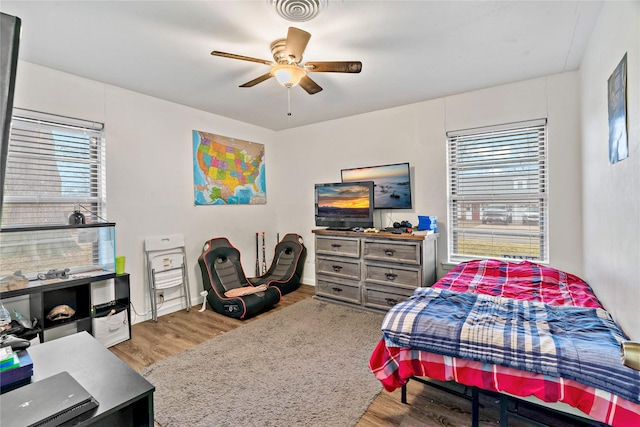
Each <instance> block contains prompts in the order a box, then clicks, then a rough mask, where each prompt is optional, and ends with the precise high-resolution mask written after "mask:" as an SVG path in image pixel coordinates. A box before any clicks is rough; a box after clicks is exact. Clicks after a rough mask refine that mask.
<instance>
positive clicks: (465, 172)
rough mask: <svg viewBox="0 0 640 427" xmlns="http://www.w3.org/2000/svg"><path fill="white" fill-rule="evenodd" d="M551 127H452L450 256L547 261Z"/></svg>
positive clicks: (449, 138)
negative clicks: (459, 129) (549, 135)
mask: <svg viewBox="0 0 640 427" xmlns="http://www.w3.org/2000/svg"><path fill="white" fill-rule="evenodd" d="M546 127H547V123H546V119H541V120H534V121H528V122H519V123H512V124H506V125H500V126H493V127H485V128H475V129H465V130H461V131H452V132H447V152H448V161H447V163H448V184H449V185H448V198H449V200H448V217H449V218H448V219H449V224H450V226H449V258H450V261H452V262H456V261H460V260H464V259H469V258H478V257H480V258H488V257H491V258H504V259H510V258H515V259H534V260H538V261H542V262H546V261H548V227H547V223H548V208H547V184H548V183H547V148H546V147H547V137H546Z"/></svg>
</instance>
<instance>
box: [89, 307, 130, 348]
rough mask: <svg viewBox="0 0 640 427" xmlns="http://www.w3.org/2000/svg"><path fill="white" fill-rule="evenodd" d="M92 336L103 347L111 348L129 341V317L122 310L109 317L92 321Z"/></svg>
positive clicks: (126, 312)
mask: <svg viewBox="0 0 640 427" xmlns="http://www.w3.org/2000/svg"><path fill="white" fill-rule="evenodd" d="M93 336H94V337H95V338H96V339H97V340H98V341H100V342H101V343H102V345H104V346H105V347H111V346H112V345H116V344H118V343H121V342H122V341H126V340H128V339H129V316H128V311H127V310H122V311H120V312H118V313H115V314H112V315H110V316H102V317H95V318H94V319H93Z"/></svg>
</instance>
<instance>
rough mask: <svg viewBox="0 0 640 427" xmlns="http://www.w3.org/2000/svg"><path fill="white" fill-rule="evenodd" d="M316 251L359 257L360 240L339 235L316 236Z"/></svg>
mask: <svg viewBox="0 0 640 427" xmlns="http://www.w3.org/2000/svg"><path fill="white" fill-rule="evenodd" d="M316 253H317V254H322V255H336V256H338V255H339V256H344V257H350V258H360V240H358V239H352V238H348V237H345V238H340V237H321V236H317V237H316Z"/></svg>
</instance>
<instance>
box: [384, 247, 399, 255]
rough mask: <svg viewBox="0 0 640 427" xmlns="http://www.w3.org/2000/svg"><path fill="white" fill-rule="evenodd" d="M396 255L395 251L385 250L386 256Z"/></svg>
mask: <svg viewBox="0 0 640 427" xmlns="http://www.w3.org/2000/svg"><path fill="white" fill-rule="evenodd" d="M395 253H396V251H394V250H393V249H385V250H384V254H385V255H386V256H393V255H394V254H395Z"/></svg>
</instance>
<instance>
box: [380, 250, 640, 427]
mask: <svg viewBox="0 0 640 427" xmlns="http://www.w3.org/2000/svg"><path fill="white" fill-rule="evenodd" d="M527 283H528V284H527ZM465 284H466V285H465ZM434 288H436V289H440V290H436V289H432V290H428V289H418V290H417V293H418V294H422V293H425V294H427V295H429V294H433V296H434V297H435V296H438V298H439V296H440V295H442V294H445V295H446V296H448V297H450V298H454V299H455V298H458V299H459V298H462V299H465V300H467V301H468V302H471V304H472V305H473V304H475V303H476V302H477V301H478V300H480V301H482V302H486V301H491V300H492V298H490V297H485V296H482V297H478V295H475V294H489V295H492V296H494V297H498V300H499V302H504V303H506V304H507V306H509V307H510V309H509V310H505V312H508V311H512V310H515V311H516V312H518V313H524V312H526V311H527V307H529V308H531V307H532V306H534V307H536V308H537V309H538V310H542V313H556V312H560V311H562V312H564V311H571V308H562V309H561V308H557V307H556V308H555V309H554V306H568V307H578V308H575V309H573V310H574V311H575V312H576V313H581V314H584V312H585V310H583V309H581V308H580V307H591V308H592V309H590V310H586V312H592V313H598V314H599V316H596V318H597V319H601V320H596V323H600V324H601V325H604V327H606V329H608V327H609V326H610V322H613V321H612V320H610V317H609V315H608V313H606V312H605V311H604V310H602V309H601V305H600V303H599V301H598V300H597V298H596V297H595V295H594V294H593V292H592V291H591V288H590V287H589V286H588V285H587V284H586V283H585V282H584V281H582V280H581V279H580V278H578V277H577V276H572V275H570V274H567V273H563V272H560V271H558V270H554V269H551V268H549V267H544V266H539V265H536V264H534V263H530V262H526V261H525V262H522V263H506V262H501V261H497V260H487V261H471V262H468V263H462V264H460V265H459V266H458V267H456V268H455V269H454V270H452V271H451V272H450V273H449V274H448V275H447V276H445V277H444V278H442V279H441V280H440V281H439V282H438V283H437V284H436V285H434ZM443 289H444V290H443ZM449 290H453V291H456V292H449ZM465 290H466V291H467V292H469V293H465V294H460V293H458V292H461V291H465ZM427 291H428V292H427ZM503 297H506V298H503ZM412 299H413V297H412ZM418 299H420V298H418ZM445 300H446V298H445ZM505 300H506V301H505ZM518 300H519V301H535V302H536V303H535V304H531V303H526V304H524V303H519V302H518ZM436 301H437V300H436ZM432 302H433V301H429V302H428V303H427V305H428V304H429V303H432ZM451 302H452V301H449V303H451ZM424 303H425V301H422V302H421V303H419V302H415V301H414V302H409V303H401V304H399V306H400V307H403V306H405V307H407V306H406V304H413V305H414V311H416V307H417V306H418V305H420V304H422V305H423V306H424ZM440 303H444V304H445V305H447V304H449V303H447V302H446V301H442V300H440ZM489 305H490V304H489ZM434 307H435V306H432V307H431V308H430V309H426V307H422V308H424V312H425V313H428V312H430V311H434ZM502 308H504V307H502ZM500 309H501V307H498V308H497V310H498V311H499V312H500ZM417 311H418V312H420V311H421V309H418V310H417ZM441 311H442V310H441ZM482 311H483V309H480V310H479V312H480V313H482ZM534 311H535V310H534ZM402 312H403V310H400V309H399V310H396V309H395V308H394V309H392V310H391V311H390V312H389V314H388V315H387V317H386V318H385V326H384V327H383V329H385V331H384V332H385V335H384V338H383V340H381V341H380V343H379V344H378V346H377V348H376V349H375V351H374V352H373V354H372V356H371V360H370V367H371V370H372V371H373V373H374V374H375V376H376V378H378V379H379V380H380V381H381V382H382V384H383V386H384V387H385V389H387V390H389V391H391V390H393V389H395V388H397V387H400V386H402V385H403V384H405V383H406V381H407V380H408V379H409V378H410V377H411V376H428V377H431V378H434V379H437V380H441V381H450V380H453V381H456V382H459V383H461V384H466V385H472V386H477V387H480V388H483V389H488V390H493V391H505V392H508V393H512V394H514V395H517V396H530V395H533V396H536V397H538V398H540V399H542V400H544V401H546V402H564V403H568V404H570V405H571V406H574V407H576V408H578V409H579V410H581V411H582V412H584V413H585V414H586V415H589V416H591V417H593V418H595V419H596V420H599V421H602V422H605V423H608V424H611V425H614V426H626V425H629V426H631V425H634V426H635V425H640V404H638V399H639V397H638V385H639V380H638V378H637V376H636V377H634V375H637V372H636V371H632V370H630V369H629V368H626V367H624V366H623V365H622V364H621V363H620V359H619V344H618V342H619V340H621V339H624V336H623V334H622V332H621V331H620V330H619V328H617V326H615V328H614V330H617V331H616V332H614V333H613V335H610V336H609V338H607V340H610V344H611V346H612V347H611V348H612V349H613V348H614V347H615V350H616V353H615V355H614V353H611V355H610V357H611V358H612V361H611V363H614V364H615V362H613V358H616V357H617V366H619V367H622V368H624V369H629V371H625V372H617V373H616V375H614V376H615V377H617V378H616V380H615V382H617V383H618V384H617V385H616V386H615V387H614V388H613V389H612V388H611V384H609V383H610V382H611V381H610V379H609V378H608V377H609V375H608V374H607V373H608V371H604V370H602V371H600V372H599V373H598V374H597V375H594V377H597V379H596V378H594V379H591V378H589V376H590V372H589V370H588V369H587V370H586V371H585V372H584V373H576V372H573V373H568V372H567V371H576V370H579V368H578V367H577V366H575V365H574V366H566V362H569V365H571V364H572V363H573V362H572V361H575V360H576V354H575V353H576V352H578V353H582V350H577V349H576V348H574V349H573V350H572V349H571V348H570V347H571V345H567V344H566V343H565V342H561V341H562V340H560V341H556V340H555V339H554V338H550V335H548V334H546V333H545V334H543V335H542V336H544V337H545V338H541V335H539V334H537V333H536V334H534V335H538V338H535V339H534V338H531V337H529V338H526V339H524V341H520V343H521V344H523V345H520V346H519V345H518V342H519V341H518V339H515V343H516V345H515V346H512V345H511V344H509V345H505V343H506V341H511V340H512V332H511V331H512V330H513V328H515V329H518V327H516V325H517V324H520V326H519V327H522V328H526V327H529V328H534V326H529V325H532V324H530V323H528V322H529V321H524V320H523V321H521V322H515V323H513V322H511V323H510V325H511V327H505V325H506V324H507V323H508V322H510V321H508V320H498V321H497V323H502V324H503V325H502V326H501V333H499V334H498V335H500V336H501V337H500V338H497V343H496V342H494V339H493V338H487V336H486V334H488V333H489V329H490V328H480V329H478V330H476V331H475V332H471V329H470V328H469V327H467V329H468V330H467V331H462V329H464V328H465V327H464V326H462V325H463V324H464V323H463V322H461V321H460V320H461V319H462V320H464V319H467V317H468V316H469V310H468V309H467V312H466V314H465V311H464V310H463V312H462V313H460V312H458V315H454V314H453V311H452V310H451V307H446V310H444V312H445V313H447V314H446V316H449V317H450V319H449V320H451V321H446V322H444V323H442V324H441V326H434V324H432V322H434V321H436V318H437V316H436V318H433V317H429V316H427V317H424V316H417V317H420V318H421V320H419V321H418V322H417V323H416V322H415V321H413V320H411V321H410V320H409V318H410V317H416V316H415V313H411V314H409V313H410V312H411V310H410V309H409V310H407V311H404V312H403V313H404V314H401V313H402ZM502 314H504V313H500V316H501V315H502ZM446 316H445V317H446ZM475 316H479V314H478V312H476V313H475V314H473V316H472V318H471V319H470V323H471V324H474V323H481V324H485V323H486V319H485V320H480V318H479V317H478V318H475ZM500 316H498V317H497V318H501V317H500ZM545 316H547V314H544V315H543V316H542V317H545ZM549 316H551V317H555V314H549ZM534 317H535V316H534ZM589 317H592V316H589ZM474 319H475V320H474ZM504 319H506V317H505V318H504ZM425 322H426V323H425ZM394 323H395V324H396V326H400V327H399V328H395V327H394V328H393V329H395V330H396V332H395V334H396V335H395V336H394V337H393V338H391V337H390V336H388V335H387V334H388V332H387V330H390V326H391V325H392V324H394ZM543 323H545V322H543ZM547 323H548V322H547ZM552 323H553V322H552ZM534 324H535V325H536V326H535V327H537V328H541V329H543V330H544V329H545V328H547V329H548V328H549V327H548V326H544V324H539V323H538V324H536V323H535V322H534ZM578 324H580V322H578ZM409 325H411V326H409ZM613 325H615V323H613ZM585 326H586V325H585ZM434 328H436V329H437V328H440V329H447V328H451V329H452V330H453V335H456V334H457V335H458V336H459V337H460V336H462V337H464V339H463V340H462V341H460V340H458V341H459V342H458V344H455V342H454V341H455V339H453V340H451V339H450V338H443V337H442V336H441V337H440V338H435V341H433V339H434V337H428V336H426V335H424V334H423V333H422V332H421V333H418V334H415V333H414V330H420V331H433V329H434ZM534 329H535V328H534ZM574 329H575V328H574ZM578 329H579V326H578ZM587 329H589V330H588V331H586V333H580V334H581V335H582V336H583V337H585V338H587V341H588V338H589V337H590V336H591V333H592V332H591V330H590V326H587ZM456 331H457V332H456ZM427 334H431V332H427ZM474 334H476V335H477V336H476V337H475V338H474V339H473V340H475V341H477V343H476V344H469V342H470V341H471V340H469V339H468V338H469V336H470V335H474ZM571 334H572V335H573V332H571ZM449 335H451V333H449ZM530 335H531V336H533V335H532V334H530ZM444 336H447V333H445V334H444ZM527 340H529V341H527ZM534 341H536V342H537V344H535V343H534ZM525 342H527V343H528V344H526V345H525V344H524V343H525ZM487 343H489V345H490V346H491V348H492V351H488V352H487V351H485V350H484V349H483V347H484V345H485V344H487ZM456 345H457V346H458V347H461V348H463V351H462V352H459V351H458V350H456V352H450V350H451V347H456ZM527 346H528V347H529V348H530V349H531V350H532V351H530V352H529V354H528V356H527V358H526V359H524V360H525V361H524V362H513V361H508V362H507V361H506V360H507V356H508V355H506V353H510V352H511V351H515V353H522V351H521V350H523V349H524V348H525V347H527ZM513 347H515V350H511V348H513ZM496 350H498V351H496ZM568 350H571V351H573V352H574V354H566V351H568ZM549 351H550V352H551V353H554V352H555V353H561V357H560V358H559V359H558V358H555V360H553V361H552V360H550V359H549V358H548V355H547V352H549ZM589 351H591V350H589ZM596 351H599V350H596ZM494 352H495V353H496V354H494ZM480 353H485V354H486V353H491V355H490V357H489V358H487V359H484V358H483V357H480V355H479V354H480ZM580 357H586V358H587V359H589V363H591V364H593V359H595V360H596V361H597V360H599V359H598V355H597V354H596V355H593V354H587V353H585V354H581V355H580ZM509 358H510V356H509ZM563 358H564V359H563ZM521 363H523V364H521ZM591 368H593V366H592V367H591ZM589 369H590V368H589ZM626 374H629V377H628V381H627V382H628V383H630V384H634V386H632V387H631V388H630V389H628V390H626V391H625V390H622V389H620V388H625V387H626V386H624V385H622V384H621V383H623V382H624V377H625V375H626ZM605 377H606V378H605ZM603 381H604V382H603ZM606 390H608V391H606Z"/></svg>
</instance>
